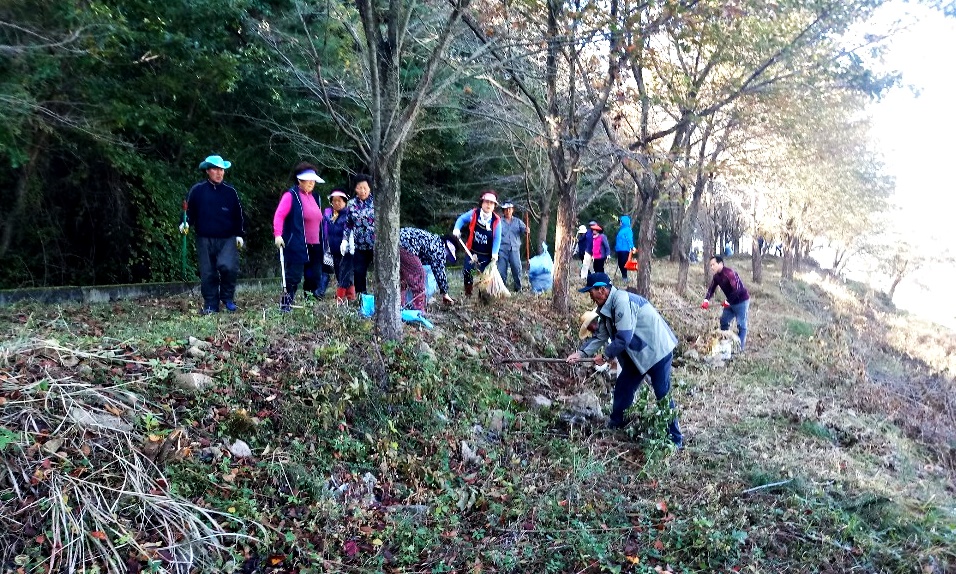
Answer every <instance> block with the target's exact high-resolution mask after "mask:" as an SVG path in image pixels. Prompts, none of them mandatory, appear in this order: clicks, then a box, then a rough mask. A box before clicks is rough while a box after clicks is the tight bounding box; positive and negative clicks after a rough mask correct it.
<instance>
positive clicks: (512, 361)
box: [498, 357, 595, 365]
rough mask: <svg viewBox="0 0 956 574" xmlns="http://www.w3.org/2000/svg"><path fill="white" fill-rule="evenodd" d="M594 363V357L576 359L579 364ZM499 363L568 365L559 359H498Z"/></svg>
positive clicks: (565, 361)
mask: <svg viewBox="0 0 956 574" xmlns="http://www.w3.org/2000/svg"><path fill="white" fill-rule="evenodd" d="M594 361H595V358H594V357H582V358H580V359H578V362H579V363H593V362H594ZM498 362H499V363H567V364H569V365H570V364H572V363H568V361H567V359H560V358H554V357H525V358H523V359H522V358H517V359H498Z"/></svg>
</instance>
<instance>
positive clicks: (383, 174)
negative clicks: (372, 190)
mask: <svg viewBox="0 0 956 574" xmlns="http://www.w3.org/2000/svg"><path fill="white" fill-rule="evenodd" d="M376 171H378V173H377V174H374V173H373V177H376V178H377V179H376V181H378V182H379V184H378V185H377V187H379V188H380V189H381V190H382V191H383V192H384V193H380V194H377V195H376V197H375V328H376V330H377V332H378V334H379V335H380V336H381V337H382V338H384V339H385V340H388V341H396V340H399V339H401V337H402V312H401V309H402V298H401V292H400V290H399V289H398V285H399V271H398V263H399V257H398V235H399V215H400V214H401V207H400V206H401V197H402V189H401V188H402V178H401V172H402V154H401V151H399V152H398V153H397V154H396V155H394V156H393V157H392V158H391V161H390V162H389V163H387V164H386V165H383V166H380V167H379V168H377V169H376Z"/></svg>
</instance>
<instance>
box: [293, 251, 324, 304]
mask: <svg viewBox="0 0 956 574" xmlns="http://www.w3.org/2000/svg"><path fill="white" fill-rule="evenodd" d="M305 248H306V252H307V253H308V257H309V260H308V261H306V262H305V263H302V262H294V263H293V262H290V261H288V260H286V262H285V290H286V293H292V294H293V295H294V294H295V292H296V290H298V288H299V281H302V278H303V276H304V277H305V282H304V283H303V284H302V290H303V291H307V292H313V291H315V290H316V289H317V288H318V286H319V275H320V274H321V273H322V245H320V244H314V245H306V246H305Z"/></svg>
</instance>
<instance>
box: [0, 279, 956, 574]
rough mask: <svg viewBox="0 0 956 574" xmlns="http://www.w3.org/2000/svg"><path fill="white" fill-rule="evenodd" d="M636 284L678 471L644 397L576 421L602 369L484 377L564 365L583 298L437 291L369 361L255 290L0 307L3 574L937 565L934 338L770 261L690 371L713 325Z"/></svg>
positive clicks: (941, 467) (940, 445)
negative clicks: (442, 297) (226, 296)
mask: <svg viewBox="0 0 956 574" xmlns="http://www.w3.org/2000/svg"><path fill="white" fill-rule="evenodd" d="M731 265H733V266H734V267H737V268H739V269H740V270H741V271H743V270H744V269H745V268H746V262H745V261H735V262H731ZM691 272H692V277H691V282H692V283H696V284H698V285H699V284H700V283H701V282H702V277H701V273H702V271H701V270H700V269H699V268H698V269H692V271H691ZM655 274H656V276H655V278H654V280H655V283H654V290H653V292H652V293H651V297H650V299H651V301H652V302H653V303H654V304H655V305H656V306H657V307H658V308H659V309H660V310H661V312H662V314H663V315H664V316H665V317H666V318H667V319H668V321H669V322H670V323H671V325H672V326H673V328H674V330H675V332H676V333H677V334H678V336H679V338H680V339H681V345H680V347H679V349H678V351H677V358H676V360H675V369H674V373H673V381H674V395H675V399H676V401H677V404H678V406H679V409H680V417H681V424H682V428H683V431H684V434H685V437H686V440H687V445H686V447H685V448H684V449H683V450H681V451H678V452H674V451H672V449H671V447H670V446H669V443H668V441H667V440H666V437H665V435H664V434H663V431H662V417H661V416H660V415H658V414H657V413H656V412H655V406H654V402H653V399H652V398H650V399H649V398H648V397H649V393H646V392H645V393H644V394H642V395H641V397H642V398H641V400H639V401H638V404H637V406H636V407H635V409H634V417H635V422H634V423H632V424H631V425H630V426H629V427H627V428H626V429H624V430H618V431H610V430H606V429H605V428H604V421H603V420H602V419H601V418H600V417H593V416H592V417H588V416H587V415H588V412H587V409H583V410H582V409H581V405H580V402H581V400H582V399H581V396H582V393H586V392H587V391H590V392H593V393H595V394H596V395H597V397H599V399H600V405H601V406H602V407H604V409H605V412H606V409H607V407H608V405H609V403H610V391H611V388H612V383H611V382H610V381H609V380H608V379H607V378H606V376H605V375H604V374H601V373H595V372H594V371H593V370H591V369H589V368H587V367H577V368H571V367H570V366H567V365H564V364H506V363H500V362H499V361H498V359H501V358H513V357H535V356H537V357H564V356H566V355H567V354H568V353H569V352H570V351H572V350H573V349H574V347H575V345H576V344H577V331H578V327H579V325H578V320H577V317H578V315H579V314H580V312H582V311H584V310H586V309H588V308H589V307H588V304H589V301H588V300H587V299H585V297H584V296H583V295H580V294H575V299H574V307H575V314H574V315H573V316H571V317H556V316H553V315H552V314H551V312H550V311H549V308H550V300H548V299H546V298H542V297H536V296H534V295H529V294H526V293H522V294H519V295H517V296H515V297H513V298H511V299H505V300H499V301H495V302H494V303H492V304H491V305H487V306H486V305H483V304H481V303H479V302H478V301H466V300H464V299H463V298H462V300H461V302H460V303H459V304H457V305H455V306H452V307H448V308H437V306H436V308H435V309H434V310H433V311H432V312H430V313H429V318H430V319H431V320H432V321H433V322H434V323H435V328H434V329H433V330H424V329H420V328H419V327H416V326H406V332H405V337H404V340H403V341H402V343H401V344H381V345H380V344H379V343H378V342H377V341H376V340H375V339H374V335H373V330H372V327H371V324H370V323H369V322H368V321H367V320H365V319H362V318H361V317H359V316H358V313H357V312H356V310H355V309H354V307H353V308H347V307H340V306H336V305H335V304H334V303H331V302H329V301H320V302H317V303H307V304H305V305H304V306H302V307H301V308H297V309H295V310H294V312H293V313H292V314H290V315H280V314H279V313H277V312H276V308H277V302H278V291H279V290H278V288H276V290H275V292H253V293H249V292H245V293H242V294H241V296H240V298H239V303H240V305H241V306H242V307H241V310H240V312H239V313H237V314H233V315H229V314H220V315H218V316H214V317H200V316H198V314H197V313H196V309H197V304H196V301H195V300H194V298H191V297H185V296H184V297H175V298H169V299H161V300H142V301H123V302H116V303H113V304H108V305H69V306H66V305H64V306H41V305H37V304H26V305H20V306H17V307H16V308H5V309H3V310H2V315H0V316H2V317H3V341H4V342H3V343H2V346H0V452H2V454H3V460H4V466H3V467H2V468H0V532H2V534H0V536H2V541H0V548H2V551H0V552H2V555H0V560H2V566H3V568H2V570H3V571H4V572H197V571H198V572H388V573H398V572H408V573H411V572H458V573H469V574H474V573H479V572H489V573H490V572H501V573H505V572H509V573H510V572H514V573H518V572H522V573H524V572H536V573H537V572H574V573H597V572H675V573H676V572H780V573H790V572H792V573H797V572H834V573H836V572H894V573H895V572H899V573H903V572H926V573H931V572H956V550H954V547H956V545H954V540H956V511H954V508H956V504H954V502H956V490H954V478H956V399H954V391H956V389H954V377H956V337H954V335H953V333H951V332H945V331H943V330H942V329H940V328H938V327H935V326H932V325H925V324H921V323H919V322H917V321H915V320H913V319H912V318H911V317H903V316H900V315H897V314H896V313H894V312H893V310H892V309H890V308H888V307H886V306H885V304H884V302H883V299H882V298H881V297H879V296H877V295H874V294H873V293H871V292H868V291H867V290H865V289H863V288H861V287H859V286H855V285H853V284H844V283H842V282H834V281H831V280H829V279H827V278H826V277H824V276H822V275H818V274H816V273H809V274H806V275H803V276H801V277H800V278H799V279H798V280H797V281H794V282H783V283H780V282H779V281H778V279H779V269H777V268H776V267H775V266H774V262H773V261H771V262H770V263H769V264H768V267H767V268H766V269H765V274H764V283H763V284H762V285H753V284H750V285H748V287H749V288H750V290H751V293H752V296H753V303H752V307H751V322H752V324H751V331H750V333H751V339H750V342H749V344H748V349H747V351H746V353H745V354H742V355H737V356H735V357H734V358H733V359H732V360H730V361H729V362H727V363H726V364H724V365H723V366H718V367H715V366H712V365H710V364H708V363H705V362H703V361H701V360H697V359H696V358H695V357H696V356H697V354H699V353H706V351H707V349H708V348H709V346H710V343H711V341H712V339H713V337H714V335H715V331H716V325H717V317H718V315H717V313H716V312H714V311H710V312H705V311H703V310H701V309H699V308H698V307H697V305H698V304H699V299H700V295H701V293H697V292H693V293H688V294H687V295H686V297H681V296H678V295H675V294H674V292H673V288H672V285H673V284H674V280H675V276H676V267H675V266H672V265H671V264H668V263H666V262H655ZM452 282H453V283H456V281H455V279H454V278H453V280H452ZM457 283H458V287H459V288H460V281H458V282H457ZM698 291H701V292H702V291H703V289H702V288H701V289H698ZM453 295H455V296H456V297H457V295H458V294H455V293H453ZM692 350H693V351H695V352H694V353H692V352H691V351H692ZM187 375H188V376H187ZM199 375H205V377H203V376H199ZM585 396H586V395H585ZM545 399H547V400H545ZM549 402H550V406H549V405H548V403H549ZM592 414H593V413H592ZM245 447H248V449H246V448H245Z"/></svg>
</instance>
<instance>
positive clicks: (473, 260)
mask: <svg viewBox="0 0 956 574" xmlns="http://www.w3.org/2000/svg"><path fill="white" fill-rule="evenodd" d="M471 263H472V264H473V265H478V256H477V255H475V254H474V253H472V254H471Z"/></svg>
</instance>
